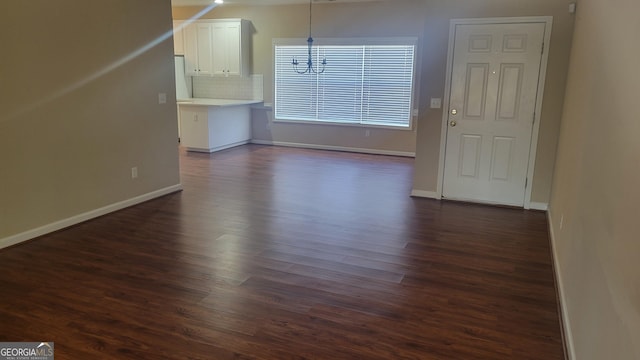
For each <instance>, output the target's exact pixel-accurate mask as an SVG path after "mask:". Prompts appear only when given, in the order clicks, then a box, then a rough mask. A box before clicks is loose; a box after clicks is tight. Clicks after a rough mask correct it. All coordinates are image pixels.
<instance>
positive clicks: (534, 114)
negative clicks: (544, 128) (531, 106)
mask: <svg viewBox="0 0 640 360" xmlns="http://www.w3.org/2000/svg"><path fill="white" fill-rule="evenodd" d="M531 123H533V124H535V123H536V112H535V111H534V112H533V119H531Z"/></svg>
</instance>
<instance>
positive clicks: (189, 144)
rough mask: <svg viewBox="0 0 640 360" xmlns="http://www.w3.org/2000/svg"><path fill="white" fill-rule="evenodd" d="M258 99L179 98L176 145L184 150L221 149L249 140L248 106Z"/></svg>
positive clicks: (257, 102) (208, 151) (245, 142)
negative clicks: (178, 124) (178, 137)
mask: <svg viewBox="0 0 640 360" xmlns="http://www.w3.org/2000/svg"><path fill="white" fill-rule="evenodd" d="M261 102H262V100H229V99H207V98H191V99H179V100H178V101H177V103H178V109H179V116H180V134H181V138H180V142H181V144H182V145H183V146H184V147H185V148H186V149H187V151H197V152H207V153H211V152H214V151H219V150H224V149H227V148H230V147H234V146H238V145H243V144H247V143H249V142H250V141H251V105H253V104H259V103H261Z"/></svg>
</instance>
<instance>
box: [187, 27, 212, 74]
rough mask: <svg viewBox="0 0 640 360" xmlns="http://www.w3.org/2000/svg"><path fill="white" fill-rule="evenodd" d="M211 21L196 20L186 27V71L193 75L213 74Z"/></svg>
mask: <svg viewBox="0 0 640 360" xmlns="http://www.w3.org/2000/svg"><path fill="white" fill-rule="evenodd" d="M212 27H213V25H212V24H211V23H203V22H198V21H195V22H193V23H191V24H189V25H188V26H187V27H185V29H184V66H185V73H186V74H187V75H191V76H198V75H213V71H212V63H213V62H212V59H211V51H212V49H211V35H212V32H211V29H212Z"/></svg>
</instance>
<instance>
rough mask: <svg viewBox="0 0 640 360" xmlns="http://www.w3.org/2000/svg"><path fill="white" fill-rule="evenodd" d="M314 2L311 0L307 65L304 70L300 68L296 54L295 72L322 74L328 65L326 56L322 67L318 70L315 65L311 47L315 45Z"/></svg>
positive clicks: (294, 60)
mask: <svg viewBox="0 0 640 360" xmlns="http://www.w3.org/2000/svg"><path fill="white" fill-rule="evenodd" d="M312 2H313V0H309V38H308V39H307V46H308V47H309V48H308V57H307V67H306V69H304V70H300V69H298V64H299V63H298V60H297V59H296V58H295V56H294V57H293V60H292V61H291V65H293V70H294V71H295V72H297V73H298V74H306V73H309V74H311V73H313V74H322V73H323V72H324V68H325V66H326V65H327V59H326V58H324V57H323V58H322V62H321V64H322V69H320V70H318V69H316V68H314V67H313V59H312V57H311V48H312V47H313V37H311V19H312V17H311V3H312Z"/></svg>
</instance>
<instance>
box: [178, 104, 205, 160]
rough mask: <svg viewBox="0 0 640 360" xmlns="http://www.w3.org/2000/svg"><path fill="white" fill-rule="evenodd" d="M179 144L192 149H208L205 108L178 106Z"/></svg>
mask: <svg viewBox="0 0 640 360" xmlns="http://www.w3.org/2000/svg"><path fill="white" fill-rule="evenodd" d="M180 127H181V129H180V135H181V137H180V143H181V144H182V145H183V146H185V147H187V149H189V148H193V149H208V148H209V118H208V113H207V108H206V107H202V106H184V105H181V106H180Z"/></svg>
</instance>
